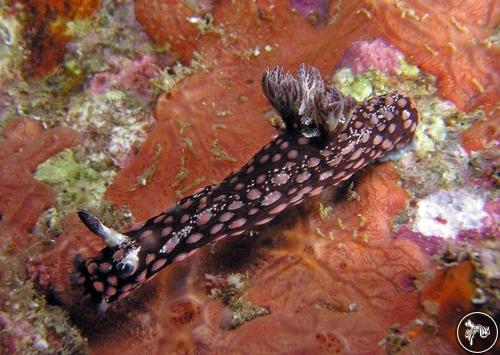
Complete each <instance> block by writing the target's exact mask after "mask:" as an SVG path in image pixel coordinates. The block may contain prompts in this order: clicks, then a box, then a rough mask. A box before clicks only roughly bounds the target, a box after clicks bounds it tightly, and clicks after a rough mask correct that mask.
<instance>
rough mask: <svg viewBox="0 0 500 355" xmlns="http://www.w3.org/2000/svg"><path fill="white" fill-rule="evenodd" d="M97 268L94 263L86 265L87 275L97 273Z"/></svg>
mask: <svg viewBox="0 0 500 355" xmlns="http://www.w3.org/2000/svg"><path fill="white" fill-rule="evenodd" d="M97 269H98V266H97V264H96V263H90V264H88V265H87V271H88V272H89V274H95V273H96V272H97Z"/></svg>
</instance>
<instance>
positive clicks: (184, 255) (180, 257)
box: [172, 253, 189, 263]
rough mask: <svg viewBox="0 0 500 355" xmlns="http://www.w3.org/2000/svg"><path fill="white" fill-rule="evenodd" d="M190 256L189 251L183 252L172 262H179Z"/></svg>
mask: <svg viewBox="0 0 500 355" xmlns="http://www.w3.org/2000/svg"><path fill="white" fill-rule="evenodd" d="M188 256H189V255H188V254H187V253H182V254H179V255H177V256H176V257H175V258H174V260H173V261H172V262H174V263H177V262H179V261H182V260H184V259H186V258H187V257H188Z"/></svg>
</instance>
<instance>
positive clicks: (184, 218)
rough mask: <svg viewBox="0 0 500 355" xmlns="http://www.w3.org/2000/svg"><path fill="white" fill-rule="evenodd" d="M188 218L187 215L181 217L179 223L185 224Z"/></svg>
mask: <svg viewBox="0 0 500 355" xmlns="http://www.w3.org/2000/svg"><path fill="white" fill-rule="evenodd" d="M189 217H191V216H190V215H188V214H185V215H183V216H182V217H181V223H186V222H187V221H189Z"/></svg>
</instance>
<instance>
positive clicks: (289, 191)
mask: <svg viewBox="0 0 500 355" xmlns="http://www.w3.org/2000/svg"><path fill="white" fill-rule="evenodd" d="M297 190H298V188H296V187H292V188H291V189H290V190H288V194H289V195H293V194H294V193H295V192H296V191H297Z"/></svg>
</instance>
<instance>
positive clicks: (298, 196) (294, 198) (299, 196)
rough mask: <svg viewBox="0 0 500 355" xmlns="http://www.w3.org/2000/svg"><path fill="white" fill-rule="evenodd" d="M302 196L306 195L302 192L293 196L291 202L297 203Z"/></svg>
mask: <svg viewBox="0 0 500 355" xmlns="http://www.w3.org/2000/svg"><path fill="white" fill-rule="evenodd" d="M302 197H304V195H302V194H299V195H295V196H293V197H292V198H291V199H290V202H291V203H295V202H297V201H302Z"/></svg>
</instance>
